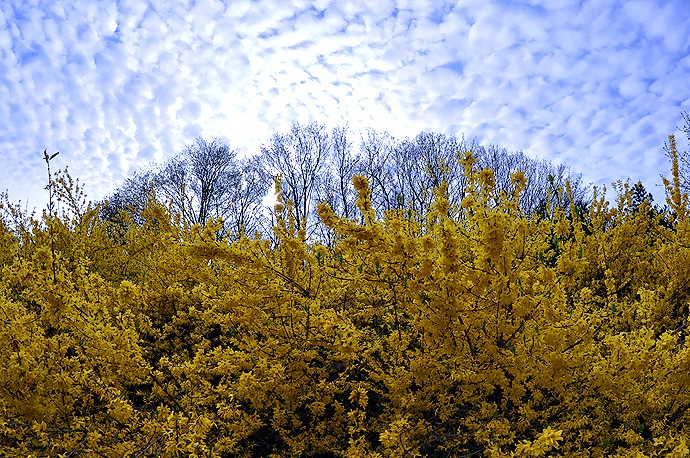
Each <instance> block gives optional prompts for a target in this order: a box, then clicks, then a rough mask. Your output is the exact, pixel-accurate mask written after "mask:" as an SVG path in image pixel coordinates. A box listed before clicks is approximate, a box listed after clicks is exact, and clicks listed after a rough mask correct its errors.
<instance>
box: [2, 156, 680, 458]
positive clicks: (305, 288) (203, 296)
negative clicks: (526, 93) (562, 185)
mask: <svg viewBox="0 0 690 458" xmlns="http://www.w3.org/2000/svg"><path fill="white" fill-rule="evenodd" d="M475 164H476V162H475V161H474V159H473V158H472V156H471V155H467V156H466V157H465V158H464V159H463V165H464V167H465V176H466V178H467V183H468V184H467V189H466V191H467V192H466V196H465V198H464V200H462V202H461V203H460V204H459V205H457V206H454V205H451V204H450V203H449V198H448V197H449V196H448V191H447V187H446V186H441V187H440V188H439V189H437V190H436V197H435V201H434V204H433V205H432V206H431V208H430V209H429V211H428V212H427V213H426V214H423V215H417V214H414V213H413V212H409V211H406V210H398V211H391V212H387V213H385V214H384V215H383V217H382V218H377V217H376V213H375V212H374V209H373V207H372V202H371V191H370V188H369V184H368V182H367V180H366V178H364V177H361V176H355V177H354V179H353V184H354V187H355V189H356V190H357V192H358V199H357V206H358V208H359V209H360V211H361V213H362V216H363V218H362V219H361V222H360V220H357V221H355V220H349V219H346V218H343V217H340V216H339V215H337V214H335V213H334V211H333V210H332V209H331V208H330V207H328V206H327V205H325V204H324V205H321V206H319V209H318V213H319V217H320V218H321V219H322V221H323V222H324V223H325V224H326V226H327V227H328V228H329V230H330V231H332V233H333V237H332V239H331V240H333V241H334V243H333V245H332V246H325V245H321V244H319V243H317V242H313V241H309V240H307V239H306V235H305V233H306V231H305V229H304V227H296V225H295V222H294V221H295V218H294V217H293V215H292V212H293V205H292V203H291V202H290V201H287V202H284V201H283V200H282V197H281V198H280V199H279V202H278V205H277V206H276V214H277V215H278V219H277V225H276V227H275V228H274V234H273V236H272V237H271V238H270V239H269V238H268V237H266V238H257V237H254V238H250V237H246V236H244V237H241V238H239V239H238V240H236V241H232V242H231V241H229V240H227V239H223V238H220V237H219V236H218V234H219V233H220V228H221V222H219V221H211V222H210V223H208V224H207V225H206V226H204V227H200V226H192V227H189V226H186V225H185V224H183V223H181V222H180V220H179V219H177V218H175V217H174V216H171V215H170V214H169V213H168V212H167V211H166V209H165V208H164V207H163V206H161V205H159V204H158V203H156V202H155V201H153V200H152V201H151V202H149V206H148V208H147V209H146V210H145V212H144V214H143V215H142V216H143V220H144V223H143V224H141V225H136V224H133V223H132V222H131V221H129V223H128V222H127V221H126V215H123V216H122V217H123V218H125V219H123V220H121V221H120V222H119V224H115V223H107V222H103V221H101V220H100V219H99V218H98V217H97V209H94V208H91V207H90V206H86V207H83V208H82V207H79V205H76V204H75V205H74V208H73V211H71V212H69V213H66V214H62V215H59V216H58V215H50V214H47V215H44V217H43V219H42V220H41V221H36V220H33V222H31V223H30V224H29V226H22V227H20V226H18V225H17V224H13V220H12V218H9V217H8V216H7V215H8V214H7V213H3V214H4V215H6V216H5V217H4V218H3V219H2V220H0V248H2V250H3V251H2V253H1V254H0V261H1V262H2V266H1V269H2V271H1V272H2V274H1V277H0V317H1V319H2V325H1V326H0V365H1V367H0V369H1V370H0V412H1V413H0V450H2V452H3V454H4V455H6V456H17V457H19V456H58V455H64V456H113V457H116V456H166V457H173V456H199V457H202V456H203V457H230V456H362V457H364V456H371V457H384V456H390V457H403V456H474V455H476V456H495V457H503V456H506V457H507V456H634V455H637V456H674V457H675V456H678V457H680V456H687V455H688V454H690V452H689V451H688V447H687V443H688V434H689V433H690V430H689V427H688V424H690V423H689V421H688V420H690V418H688V414H687V412H688V408H689V407H690V396H689V394H688V393H689V391H688V389H687V387H688V386H690V350H689V348H688V343H687V342H686V338H685V336H686V326H687V319H688V305H687V304H688V300H689V299H690V281H688V279H690V270H689V269H690V267H688V266H690V262H688V261H690V230H689V227H688V222H687V219H686V218H685V217H684V215H685V213H684V211H680V206H682V205H685V200H683V199H684V197H683V196H682V195H681V194H677V189H676V188H674V185H673V184H671V182H670V181H669V191H670V192H669V194H670V195H671V199H672V203H674V205H676V207H677V208H674V215H675V216H674V219H673V224H670V225H669V224H666V222H667V221H669V220H670V219H669V218H668V216H669V215H664V214H663V213H654V212H651V211H647V210H649V208H648V205H647V206H646V207H645V205H644V204H643V206H642V207H641V210H639V211H636V212H630V211H627V210H626V206H625V205H623V203H624V202H625V201H626V199H628V198H629V195H627V194H626V193H628V192H629V190H626V189H625V188H624V187H623V188H621V195H620V196H619V198H618V199H619V200H618V202H617V204H616V205H613V206H612V205H610V204H609V203H608V202H607V201H606V200H605V199H603V198H602V197H600V196H595V199H594V201H593V203H592V204H591V206H590V208H589V211H588V212H587V213H585V214H583V213H582V212H581V211H579V210H578V209H576V208H574V207H573V208H560V207H558V206H557V205H555V204H554V205H552V206H551V208H550V209H549V211H548V215H549V217H548V218H547V217H540V216H529V215H525V214H523V213H522V211H521V210H520V208H519V205H518V199H519V197H520V193H521V192H522V190H523V189H524V188H525V186H526V180H525V177H524V175H523V174H522V173H519V172H518V173H515V174H514V175H513V178H512V183H513V186H514V189H513V190H512V191H511V192H509V191H505V190H503V191H498V190H497V189H496V187H495V179H494V175H493V172H492V171H491V170H476V168H475ZM73 187H74V184H73V183H72V182H71V181H70V180H67V179H65V180H63V182H62V191H63V193H64V194H63V195H65V196H69V195H70V194H69V192H70V190H71V189H72V188H73ZM563 192H568V191H567V189H566V190H563ZM679 196H680V197H679Z"/></svg>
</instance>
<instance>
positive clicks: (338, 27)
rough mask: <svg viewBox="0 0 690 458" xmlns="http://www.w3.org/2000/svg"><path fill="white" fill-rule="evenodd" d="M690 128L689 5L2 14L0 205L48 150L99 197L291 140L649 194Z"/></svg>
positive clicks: (26, 3) (35, 202) (33, 179)
mask: <svg viewBox="0 0 690 458" xmlns="http://www.w3.org/2000/svg"><path fill="white" fill-rule="evenodd" d="M681 111H690V9H689V8H688V3H687V0H668V1H653V0H625V1H615V0H612V1H605V2H603V1H593V0H583V1H576V0H531V1H517V0H496V1H491V0H464V1H461V2H457V3H448V2H443V1H397V2H395V1H387V0H376V1H371V0H363V1H341V0H333V1H329V0H321V1H312V2H307V1H299V0H298V1H292V2H286V1H284V0H258V1H249V0H247V1H242V0H232V1H227V2H221V1H216V0H198V1H193V0H190V1H150V2H146V1H142V0H118V1H108V0H101V1H99V2H93V1H92V0H70V1H66V0H51V1H43V0H7V1H3V2H0V148H1V149H0V191H4V190H6V189H8V190H9V195H10V199H11V200H12V201H17V200H22V201H23V202H26V201H27V199H28V203H29V206H30V207H31V206H39V207H41V206H43V205H44V204H45V202H46V200H47V196H46V192H45V191H44V190H43V187H44V186H45V179H44V176H45V169H44V164H43V163H42V151H43V150H44V149H46V148H47V149H48V151H49V152H53V151H58V150H59V151H60V153H61V154H60V156H58V157H57V158H56V159H55V163H54V165H53V167H54V168H58V167H63V168H64V167H65V166H69V170H70V173H71V174H72V175H73V176H75V177H79V178H80V180H81V182H83V183H85V184H86V190H87V193H88V194H89V196H90V197H91V198H93V199H100V198H102V197H104V196H105V195H106V194H107V193H109V192H111V191H112V190H114V189H115V187H117V186H118V185H119V184H121V183H122V181H123V180H124V178H126V176H127V175H129V174H130V173H131V172H132V171H134V170H136V169H139V168H141V167H145V166H147V165H148V164H150V163H151V162H152V161H157V162H161V161H164V160H165V159H166V158H169V157H171V156H173V155H174V154H175V153H177V152H178V151H180V150H181V149H182V147H183V146H184V145H185V144H187V143H190V142H191V141H192V140H193V139H194V137H196V136H198V135H205V136H208V137H210V136H222V137H226V138H227V139H228V140H229V141H230V143H231V145H232V146H233V147H236V148H240V149H242V150H243V151H244V152H245V153H246V154H253V153H256V152H258V150H259V147H260V145H261V142H262V141H266V140H267V139H268V138H269V136H270V134H271V132H273V131H274V130H284V129H286V128H287V127H289V125H290V124H291V123H292V122H295V121H298V122H303V123H304V122H309V121H317V122H320V123H325V124H328V125H330V126H336V125H342V124H345V123H348V124H349V126H350V127H351V128H352V129H353V130H355V131H357V130H359V129H365V128H373V129H376V130H380V131H383V130H388V131H389V132H390V133H392V134H393V135H396V136H406V135H414V134H415V133H417V132H420V131H423V130H435V131H441V132H445V133H448V134H453V135H458V136H460V135H462V134H465V136H467V137H469V138H476V139H477V140H478V141H479V142H481V143H493V144H497V145H500V146H503V147H505V148H507V149H509V150H522V151H524V152H525V153H527V154H528V155H530V156H532V157H538V158H548V159H551V160H553V161H556V162H565V163H567V164H568V165H569V166H570V167H571V168H572V169H573V171H575V172H580V173H582V174H583V177H584V179H585V181H586V182H592V183H594V184H598V185H601V184H610V183H611V182H612V181H615V180H617V179H619V178H620V179H625V178H628V177H629V178H630V179H631V180H632V181H633V182H636V181H637V180H642V181H643V182H644V184H645V186H646V187H647V188H648V190H650V191H651V192H653V193H654V195H655V198H656V201H657V202H659V203H661V202H663V191H662V190H661V189H660V188H659V187H657V186H656V185H657V184H658V183H660V179H659V174H661V173H665V174H668V173H667V170H668V164H667V159H666V158H665V157H664V152H663V145H664V141H665V140H666V136H667V135H668V134H669V133H674V132H675V133H676V134H680V136H681V138H680V139H679V140H680V141H679V144H680V146H681V148H682V149H683V150H684V149H687V142H686V141H685V139H684V136H683V134H682V133H681V132H678V131H677V127H678V126H680V125H681V124H682V118H681V115H680V113H681Z"/></svg>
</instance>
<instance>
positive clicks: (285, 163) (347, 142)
mask: <svg viewBox="0 0 690 458" xmlns="http://www.w3.org/2000/svg"><path fill="white" fill-rule="evenodd" d="M468 151H471V152H473V154H474V156H475V158H476V159H477V166H478V167H479V168H480V169H483V168H490V169H492V170H493V171H494V177H495V180H496V186H497V189H498V190H499V191H500V192H499V193H498V194H497V199H498V198H499V196H500V195H501V192H503V194H505V195H509V194H510V193H511V192H512V189H513V184H512V183H511V178H510V177H511V174H512V173H513V172H515V171H517V170H521V171H522V172H523V173H524V174H525V176H526V178H527V185H526V188H525V190H524V191H523V193H522V195H521V197H520V207H521V209H522V210H523V211H524V212H525V213H526V214H528V215H531V214H541V215H543V216H546V214H547V213H548V211H549V209H548V207H549V206H550V205H556V206H562V207H563V208H567V207H568V206H569V205H570V202H569V200H568V196H567V195H566V193H565V191H564V190H565V183H566V181H568V182H569V183H570V186H571V190H572V195H573V197H574V199H575V201H576V205H578V206H580V207H582V208H583V209H584V208H585V207H586V206H587V203H588V202H587V200H588V198H589V197H588V195H589V190H588V189H587V188H586V186H585V185H584V184H583V183H582V178H581V175H579V174H573V173H571V172H570V169H569V168H568V167H567V166H566V165H565V164H553V163H551V162H549V161H547V160H537V159H534V158H530V157H528V156H527V155H525V154H524V153H522V152H508V151H507V150H506V149H504V148H500V147H498V146H493V145H489V146H482V145H479V144H477V142H476V141H468V140H466V139H465V138H464V137H462V138H456V137H454V136H450V135H445V134H442V133H438V132H421V133H419V134H417V135H416V136H414V137H406V138H402V139H401V138H395V137H393V136H391V135H390V134H388V133H387V132H376V131H373V130H369V131H367V132H365V134H364V135H362V136H360V137H359V138H357V137H356V136H355V135H354V134H353V132H352V131H350V130H349V129H348V128H347V127H343V126H338V127H335V128H332V129H330V130H329V129H328V128H327V127H326V126H324V125H321V124H318V123H311V124H307V125H301V124H293V126H292V127H291V128H290V129H289V130H288V131H286V132H274V133H273V135H272V136H271V137H270V138H269V139H268V141H266V142H265V143H263V144H262V145H261V147H260V152H259V153H258V154H256V155H254V156H246V157H238V152H237V151H236V150H233V149H231V146H230V144H229V143H228V142H226V141H222V140H219V139H217V138H214V139H211V140H206V139H203V138H201V137H199V138H197V139H196V140H195V141H194V142H192V143H191V144H189V145H187V146H186V147H185V148H184V149H183V150H182V151H181V152H180V153H179V154H178V155H176V156H175V157H173V158H171V159H170V160H168V161H167V162H165V163H164V164H162V165H154V166H153V167H152V168H151V169H149V170H144V171H139V172H135V173H134V174H133V175H132V176H130V177H129V178H127V180H125V182H124V183H123V185H122V186H121V187H120V188H118V189H117V190H116V191H115V192H114V193H113V194H111V195H110V196H108V197H107V198H106V199H105V200H104V202H103V203H104V206H103V209H102V211H101V216H102V217H103V218H105V219H110V220H115V219H117V218H118V216H117V215H118V212H119V211H120V210H126V211H127V212H129V213H130V215H131V218H132V221H133V222H134V223H137V221H140V217H139V213H140V212H141V210H142V209H143V208H144V206H145V204H146V202H147V200H148V198H149V197H153V196H155V198H156V199H157V200H159V201H161V202H165V203H166V204H167V205H168V206H169V208H170V209H171V210H172V211H173V212H174V213H179V215H180V217H181V218H182V220H183V222H185V223H186V224H190V225H193V224H196V223H200V224H203V223H205V222H206V221H208V220H209V219H210V218H221V219H222V220H223V222H224V225H223V229H222V230H221V231H220V232H221V233H222V234H229V235H231V236H232V237H234V238H238V237H239V236H241V235H243V234H244V235H253V234H254V233H255V232H259V233H262V234H263V235H264V236H268V237H271V228H272V227H273V225H274V223H275V221H276V214H275V210H274V209H272V208H270V207H268V206H267V205H266V204H265V200H264V199H265V198H266V197H267V193H269V192H270V191H271V190H272V188H273V181H274V178H276V177H280V179H281V183H282V193H283V198H284V200H285V201H286V202H287V201H288V200H290V201H291V202H292V211H293V217H294V219H295V223H296V225H297V227H302V226H304V229H305V231H306V232H305V233H306V235H307V237H309V238H312V239H315V240H321V241H324V240H327V238H328V231H327V230H326V227H325V226H324V225H323V223H321V222H320V220H319V218H318V217H317V214H316V207H317V205H318V204H319V203H321V202H326V203H328V204H329V205H330V206H331V208H333V210H334V211H335V212H336V214H337V215H339V216H344V217H346V218H353V217H355V215H356V198H357V194H356V192H355V189H354V188H353V187H352V184H351V180H352V176H353V175H355V174H359V175H363V176H365V177H366V178H367V179H368V180H369V183H371V191H372V205H373V208H374V210H375V213H376V215H377V217H382V216H383V214H384V213H385V212H386V211H390V210H403V209H405V210H410V211H411V212H412V213H413V214H414V215H415V216H416V217H417V218H422V217H424V214H425V213H426V212H428V211H429V209H430V205H431V203H432V202H433V199H434V189H436V188H438V187H439V186H440V185H441V184H442V183H447V185H448V193H449V203H450V208H451V211H453V210H452V209H457V208H458V207H459V205H460V202H461V201H462V199H463V197H464V195H465V192H466V186H467V183H466V177H465V176H464V172H463V168H462V166H461V164H460V161H461V159H462V156H463V154H464V153H465V152H468ZM495 204H498V202H495Z"/></svg>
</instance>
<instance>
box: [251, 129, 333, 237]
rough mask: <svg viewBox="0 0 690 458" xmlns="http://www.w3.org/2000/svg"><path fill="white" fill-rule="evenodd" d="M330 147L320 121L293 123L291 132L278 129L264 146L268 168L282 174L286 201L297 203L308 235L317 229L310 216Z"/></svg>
mask: <svg viewBox="0 0 690 458" xmlns="http://www.w3.org/2000/svg"><path fill="white" fill-rule="evenodd" d="M330 148H331V142H330V138H329V136H328V133H327V131H326V128H325V126H322V125H319V124H316V123H311V124H308V125H300V124H293V125H292V128H291V129H290V131H289V132H288V133H277V132H276V133H274V134H273V136H272V137H271V139H270V140H269V142H268V143H267V144H265V145H263V146H261V154H260V158H261V162H262V163H263V166H264V169H265V170H267V171H270V173H272V174H274V175H280V176H281V179H282V183H283V195H284V197H285V200H286V201H287V200H291V201H292V203H293V205H294V216H295V223H296V224H297V226H298V227H305V228H306V229H307V233H308V235H311V234H312V233H313V230H314V224H315V221H308V217H309V215H310V213H311V212H312V209H313V208H314V207H315V198H316V191H317V186H319V185H320V184H321V181H322V179H323V171H324V167H326V164H327V163H328V162H329V154H330Z"/></svg>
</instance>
